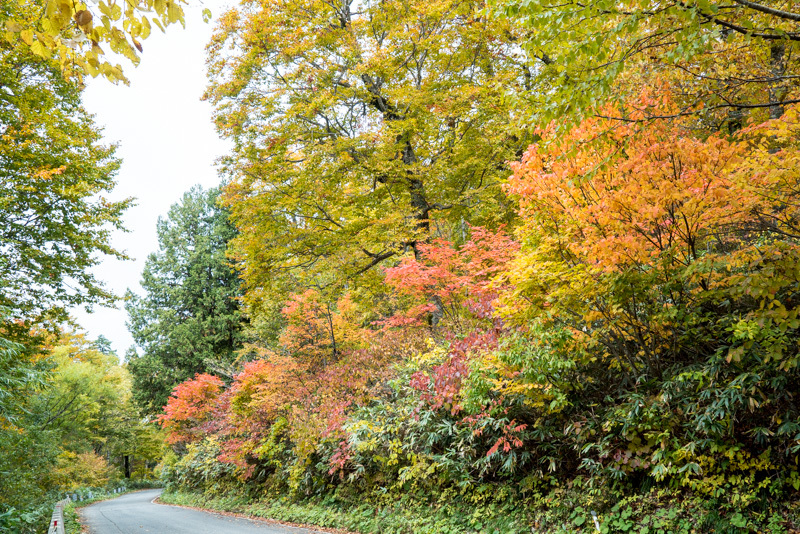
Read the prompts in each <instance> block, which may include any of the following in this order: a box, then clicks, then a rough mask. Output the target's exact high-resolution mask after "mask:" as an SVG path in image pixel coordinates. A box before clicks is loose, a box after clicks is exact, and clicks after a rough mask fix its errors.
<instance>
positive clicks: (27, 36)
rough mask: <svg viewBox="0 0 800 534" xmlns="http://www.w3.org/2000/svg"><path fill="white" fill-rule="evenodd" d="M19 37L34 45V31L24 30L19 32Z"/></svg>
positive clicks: (24, 41)
mask: <svg viewBox="0 0 800 534" xmlns="http://www.w3.org/2000/svg"><path fill="white" fill-rule="evenodd" d="M19 38H20V39H22V42H23V43H25V44H26V45H28V46H33V31H32V30H22V31H21V32H19Z"/></svg>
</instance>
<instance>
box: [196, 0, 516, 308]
mask: <svg viewBox="0 0 800 534" xmlns="http://www.w3.org/2000/svg"><path fill="white" fill-rule="evenodd" d="M481 5H482V4H480V3H479V2H457V1H451V0H437V1H434V2H430V1H424V2H423V1H413V2H400V1H394V0H392V1H390V2H388V3H387V2H365V3H359V4H358V6H357V7H356V3H355V2H352V1H350V0H347V1H345V2H343V3H340V4H335V5H334V4H330V3H326V2H320V1H318V0H302V1H300V2H287V1H283V0H274V1H269V2H267V3H261V2H250V1H244V2H242V4H241V6H240V7H239V8H236V9H233V10H231V11H229V12H228V13H226V14H225V15H224V16H223V17H222V18H221V22H220V27H219V31H218V33H217V34H216V36H215V37H214V38H213V41H212V43H211V45H210V48H209V49H210V65H211V68H210V76H211V85H210V87H209V90H208V93H207V98H208V99H209V100H210V101H211V102H212V103H214V104H215V105H216V122H217V126H218V129H219V131H220V133H221V134H222V135H224V136H226V137H228V138H230V139H232V140H233V142H234V149H233V152H232V153H231V154H230V156H228V157H227V158H225V160H224V165H223V174H224V175H225V176H227V177H228V178H229V180H230V184H229V185H227V186H226V188H225V195H224V202H225V205H226V206H228V207H229V208H230V210H231V216H232V220H233V222H234V224H235V225H236V226H237V227H238V228H239V230H240V233H239V235H238V236H237V237H236V238H235V239H234V240H233V242H232V249H231V250H232V254H233V255H234V258H235V259H236V260H237V261H238V262H239V264H240V265H241V269H242V277H243V280H244V283H245V285H246V288H247V291H246V294H245V300H246V302H247V304H248V305H249V306H251V309H253V310H254V313H258V308H259V307H260V306H262V305H264V302H265V301H270V299H272V298H274V297H273V296H271V293H270V292H271V291H272V290H277V291H278V294H279V298H278V300H280V301H282V300H283V298H284V297H285V294H286V293H285V292H286V291H287V290H286V287H288V288H289V289H288V291H295V292H303V291H305V290H307V289H312V288H313V289H317V290H320V289H325V288H328V287H331V288H339V289H341V287H342V286H343V284H345V283H347V284H348V285H349V286H350V287H353V285H354V284H355V286H361V287H365V286H366V287H369V284H370V283H376V280H379V279H380V275H379V273H378V270H377V269H376V268H377V267H379V266H383V265H386V264H387V262H393V261H397V258H399V257H400V256H402V255H403V254H404V253H409V254H415V255H416V254H418V246H417V245H418V244H419V243H426V242H427V241H429V240H430V239H431V238H432V237H434V236H437V235H438V236H443V237H446V238H451V237H452V238H455V239H456V240H458V239H463V238H464V235H465V234H466V221H470V222H472V223H476V224H483V225H485V226H487V227H496V226H498V225H499V224H501V223H502V222H504V221H508V220H510V219H513V212H512V211H511V206H510V205H509V204H508V203H507V202H506V200H505V198H504V196H503V194H502V192H501V191H500V187H499V184H500V181H501V179H502V178H503V177H504V176H505V175H506V173H507V172H508V171H507V167H506V165H505V162H506V161H507V160H509V159H514V158H515V157H517V155H518V154H521V150H522V148H523V147H524V146H526V145H527V143H528V142H529V139H530V138H529V137H528V135H527V132H526V130H525V129H524V128H518V127H516V126H514V123H513V120H512V118H513V117H514V116H515V115H519V113H518V111H517V110H516V107H515V106H518V105H519V102H516V101H512V99H509V98H507V97H506V95H507V92H508V90H509V89H511V90H516V91H520V92H521V91H523V90H524V89H525V88H526V80H527V79H528V76H529V74H530V72H529V71H528V68H527V66H526V61H527V60H526V57H525V55H524V54H523V53H522V51H521V49H520V47H519V45H518V44H517V43H515V37H516V36H515V33H514V29H513V26H512V25H511V24H508V23H507V22H503V21H497V20H492V19H487V18H485V17H482V16H481V14H480V12H479V10H480V8H481ZM375 293H380V289H379V288H376V291H374V292H373V294H375ZM338 297H339V295H335V296H333V297H331V299H330V301H331V302H335V301H336V300H337V299H338Z"/></svg>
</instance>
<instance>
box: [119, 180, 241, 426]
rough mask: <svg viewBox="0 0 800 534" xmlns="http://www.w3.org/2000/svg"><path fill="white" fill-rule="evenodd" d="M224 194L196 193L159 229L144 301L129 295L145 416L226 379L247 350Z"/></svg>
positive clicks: (137, 388)
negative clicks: (190, 389)
mask: <svg viewBox="0 0 800 534" xmlns="http://www.w3.org/2000/svg"><path fill="white" fill-rule="evenodd" d="M218 196H219V191H218V190H217V189H211V190H208V191H203V190H202V189H201V188H199V187H195V188H193V189H192V190H190V191H189V192H187V193H186V194H185V195H184V196H183V199H182V200H181V201H180V202H179V203H176V204H174V205H173V206H172V207H171V208H170V211H169V214H168V215H167V218H166V219H159V221H158V241H159V251H158V252H155V253H153V254H151V255H150V256H149V257H148V258H147V262H146V263H145V268H144V271H143V273H142V287H143V288H144V290H145V295H144V296H138V295H134V294H133V293H132V292H129V293H128V295H127V298H128V301H127V303H126V306H125V307H126V310H127V311H128V315H129V317H130V322H129V323H128V328H129V329H130V331H131V333H132V334H133V338H134V340H135V341H136V343H137V345H138V346H139V347H140V348H141V349H142V351H143V352H142V354H141V355H139V354H137V355H135V356H134V355H133V354H130V355H129V357H128V365H129V368H130V370H131V374H132V375H133V378H134V395H135V397H136V400H137V402H139V404H140V406H142V408H143V409H144V410H145V411H146V412H148V413H157V412H160V411H161V408H162V407H163V406H164V405H165V404H166V403H167V398H168V397H169V394H170V391H172V388H173V387H174V386H175V385H176V384H178V383H180V382H183V381H184V380H186V379H188V378H191V377H192V376H194V375H195V374H197V373H204V372H207V371H210V370H211V371H216V372H220V371H221V372H223V373H224V372H227V373H229V374H230V371H227V370H226V369H227V367H226V366H227V365H228V364H230V363H232V362H233V361H234V360H235V359H236V354H235V353H236V350H237V349H239V348H240V347H241V344H242V334H241V328H242V320H243V319H242V315H241V312H240V311H239V303H238V300H237V299H238V298H239V297H240V290H239V279H238V276H237V273H236V271H235V270H234V269H233V268H231V266H230V265H229V264H228V261H227V260H226V258H225V251H226V248H227V244H228V242H229V241H230V239H231V238H232V237H233V236H234V235H235V233H236V232H235V230H234V229H233V227H232V226H231V225H230V223H229V222H228V215H227V212H226V211H225V210H223V209H221V208H219V207H218V206H217V205H216V202H217V197H218Z"/></svg>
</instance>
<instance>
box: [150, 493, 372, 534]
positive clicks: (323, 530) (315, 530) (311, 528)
mask: <svg viewBox="0 0 800 534" xmlns="http://www.w3.org/2000/svg"><path fill="white" fill-rule="evenodd" d="M151 502H152V503H153V504H158V505H161V506H174V507H176V508H188V509H189V510H197V511H198V512H206V513H210V514H217V515H222V516H226V517H235V518H237V519H249V520H251V521H258V522H259V523H266V524H269V525H280V526H282V527H288V528H293V529H305V530H306V531H307V532H308V534H359V533H358V532H354V531H352V530H345V529H341V528H327V527H320V526H319V525H308V524H305V523H291V522H289V521H278V520H277V519H271V518H268V517H260V516H257V515H250V514H243V513H239V512H228V511H224V510H215V509H213V508H202V507H200V506H187V505H185V504H172V503H168V502H163V501H162V500H161V496H160V495H159V496H157V497H156V498H154V499H153V500H152V501H151Z"/></svg>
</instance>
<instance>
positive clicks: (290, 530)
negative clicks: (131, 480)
mask: <svg viewBox="0 0 800 534" xmlns="http://www.w3.org/2000/svg"><path fill="white" fill-rule="evenodd" d="M160 492H161V490H147V491H138V492H136V493H129V494H127V495H123V496H122V497H117V498H116V499H111V500H110V501H103V502H99V503H95V504H93V505H91V506H87V507H86V508H83V509H82V510H81V511H80V515H81V522H82V523H83V524H84V525H85V526H87V527H88V528H89V533H90V534H134V533H135V534H144V533H146V532H152V533H153V534H315V533H316V534H322V533H320V532H319V531H312V530H306V529H303V528H295V527H287V526H283V525H277V524H274V523H266V522H264V521H253V520H249V519H241V518H237V517H230V516H225V515H220V514H214V513H209V512H201V511H198V510H192V509H190V508H181V507H179V506H170V505H166V504H155V503H154V502H153V500H154V499H155V498H156V497H158V495H159V493H160Z"/></svg>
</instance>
